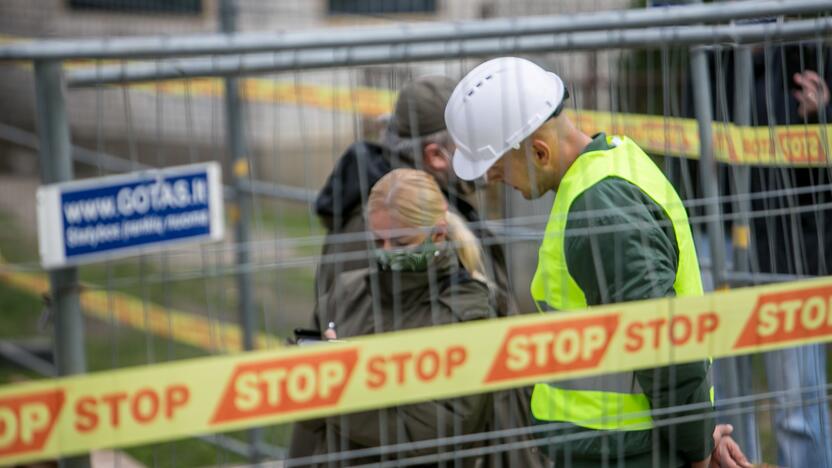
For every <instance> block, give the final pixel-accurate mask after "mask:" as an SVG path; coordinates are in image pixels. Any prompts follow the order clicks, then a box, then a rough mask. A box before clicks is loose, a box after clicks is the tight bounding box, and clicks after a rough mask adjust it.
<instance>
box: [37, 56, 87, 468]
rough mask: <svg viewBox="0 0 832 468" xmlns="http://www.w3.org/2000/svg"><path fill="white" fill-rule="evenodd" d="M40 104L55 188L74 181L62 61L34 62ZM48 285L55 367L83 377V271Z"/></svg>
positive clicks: (52, 278)
mask: <svg viewBox="0 0 832 468" xmlns="http://www.w3.org/2000/svg"><path fill="white" fill-rule="evenodd" d="M35 100H36V103H37V125H38V140H39V144H40V151H39V153H40V174H41V182H42V183H43V184H52V183H56V182H64V181H67V180H72V178H73V173H72V148H71V146H70V139H69V122H68V120H67V116H66V103H65V100H64V84H63V77H62V64H61V62H60V61H57V60H39V61H36V62H35ZM49 282H50V290H51V294H52V305H51V308H52V316H53V317H54V327H55V345H54V349H53V352H54V354H55V367H56V368H57V371H58V375H59V376H65V375H73V374H83V373H84V372H86V370H87V364H86V358H85V355H84V318H83V316H82V315H81V305H80V301H79V297H78V288H79V284H78V269H77V268H75V267H69V268H58V269H54V270H52V271H50V272H49ZM61 466H63V467H69V468H82V467H88V466H89V457H88V456H76V457H68V458H64V459H62V460H61Z"/></svg>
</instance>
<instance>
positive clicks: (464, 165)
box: [453, 148, 503, 180]
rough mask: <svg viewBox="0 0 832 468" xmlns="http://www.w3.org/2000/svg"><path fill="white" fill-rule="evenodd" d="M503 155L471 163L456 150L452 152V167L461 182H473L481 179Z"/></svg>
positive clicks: (463, 154)
mask: <svg viewBox="0 0 832 468" xmlns="http://www.w3.org/2000/svg"><path fill="white" fill-rule="evenodd" d="M502 157H503V155H502V154H501V155H498V156H495V157H493V158H489V159H484V160H478V161H472V160H471V159H469V158H468V156H466V155H465V153H464V152H462V151H460V150H459V149H458V148H457V150H456V151H454V157H453V166H454V173H456V176H457V177H459V178H460V179H462V180H474V179H478V178H480V177H482V176H483V175H485V173H486V172H487V171H488V169H490V168H491V166H493V165H494V163H496V162H497V161H498V160H499V159H500V158H502Z"/></svg>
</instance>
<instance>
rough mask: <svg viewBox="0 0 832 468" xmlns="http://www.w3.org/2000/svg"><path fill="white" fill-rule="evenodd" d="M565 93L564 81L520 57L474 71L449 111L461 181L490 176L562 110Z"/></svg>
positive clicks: (492, 62) (460, 86)
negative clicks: (505, 156) (511, 151)
mask: <svg viewBox="0 0 832 468" xmlns="http://www.w3.org/2000/svg"><path fill="white" fill-rule="evenodd" d="M564 93H565V88H564V86H563V81H561V79H560V77H558V76H557V75H555V74H554V73H550V72H547V71H546V70H544V69H542V68H540V67H539V66H537V65H535V64H534V63H532V62H530V61H528V60H526V59H522V58H518V57H501V58H497V59H493V60H489V61H488V62H485V63H483V64H481V65H479V66H478V67H476V68H474V69H473V70H471V71H470V72H469V73H468V74H467V75H465V78H463V79H462V81H460V82H459V84H457V85H456V88H455V89H454V92H453V93H452V94H451V98H450V100H448V105H447V106H445V124H446V125H447V127H448V133H450V134H451V137H452V138H453V140H454V143H456V152H455V153H454V158H453V166H454V172H456V175H457V176H458V177H459V178H460V179H464V180H473V179H476V178H478V177H481V176H482V175H483V174H485V172H486V171H487V170H488V168H490V167H491V166H492V165H493V164H494V163H495V162H496V161H497V160H498V159H500V157H501V156H502V155H503V154H505V153H506V152H507V151H508V150H509V149H511V148H517V147H518V145H519V144H520V143H521V142H522V141H523V140H524V139H525V138H526V137H528V136H529V135H531V134H532V133H533V132H534V131H535V130H537V129H538V128H539V127H540V126H541V125H542V124H543V122H545V121H546V120H547V119H548V118H549V117H551V116H552V115H553V114H554V113H555V112H556V111H558V110H559V109H560V108H561V105H562V103H563V100H564ZM567 96H568V95H567Z"/></svg>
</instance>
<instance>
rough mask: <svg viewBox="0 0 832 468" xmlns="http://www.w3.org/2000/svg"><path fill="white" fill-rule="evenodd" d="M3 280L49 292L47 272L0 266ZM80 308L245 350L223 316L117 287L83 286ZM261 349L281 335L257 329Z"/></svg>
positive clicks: (218, 348)
mask: <svg viewBox="0 0 832 468" xmlns="http://www.w3.org/2000/svg"><path fill="white" fill-rule="evenodd" d="M0 281H3V282H5V283H7V284H9V285H11V286H13V287H15V288H17V289H20V290H22V291H26V292H29V293H32V294H34V295H35V296H37V297H40V296H41V294H43V293H48V292H49V281H48V280H47V278H46V276H45V275H42V274H33V273H23V272H15V271H9V270H4V269H3V268H2V267H0ZM80 301H81V309H82V310H83V312H84V314H86V315H87V316H89V317H93V318H97V319H99V320H102V321H104V322H109V321H110V320H115V321H116V322H118V323H121V324H122V325H126V326H129V327H132V328H135V329H137V330H144V331H146V332H148V333H152V334H154V335H156V336H160V337H163V338H169V339H172V340H175V341H178V342H180V343H185V344H188V345H191V346H194V347H197V348H201V349H204V350H206V351H211V352H239V351H242V350H243V345H242V343H243V338H242V334H241V331H240V327H239V326H238V325H236V324H233V323H227V322H223V321H221V320H209V319H208V318H206V317H203V316H200V315H197V314H192V313H190V312H185V311H181V310H176V309H173V308H169V307H164V306H161V305H159V304H154V303H152V302H144V301H142V300H141V299H139V298H137V297H133V296H131V295H129V294H124V293H120V292H116V291H105V290H101V289H94V288H91V287H84V286H82V289H81V294H80ZM255 345H256V346H257V348H258V349H266V348H274V347H275V346H279V345H280V342H279V338H276V337H273V336H270V335H267V334H265V333H258V334H257V335H256V336H255Z"/></svg>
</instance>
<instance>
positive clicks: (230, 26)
mask: <svg viewBox="0 0 832 468" xmlns="http://www.w3.org/2000/svg"><path fill="white" fill-rule="evenodd" d="M219 7H220V11H219V17H220V29H221V30H222V32H224V33H226V34H232V33H234V31H235V29H236V16H237V12H236V8H235V6H234V2H233V1H232V0H221V2H220V5H219ZM224 81H225V126H226V132H227V135H226V137H227V139H228V141H227V144H228V150H229V156H230V159H231V164H230V168H231V181H232V182H231V186H232V187H233V188H234V201H233V204H232V207H231V209H230V210H229V212H230V214H231V218H232V219H231V222H232V223H233V224H234V234H235V242H236V243H237V248H236V249H235V252H236V257H237V258H236V262H237V292H238V305H239V309H240V310H239V313H240V326H241V327H242V329H243V349H244V350H246V351H251V350H253V349H254V334H255V331H256V330H257V317H256V315H255V312H254V303H253V301H252V297H253V295H252V287H251V285H252V277H251V271H250V270H249V267H250V263H251V256H250V252H249V248H250V245H249V240H250V239H249V238H250V235H249V223H250V220H251V205H250V204H249V203H247V202H246V199H245V197H246V192H245V191H244V190H243V184H245V182H246V179H247V178H248V176H249V170H250V168H249V162H248V156H247V154H246V151H247V150H246V143H245V131H244V128H243V112H242V101H241V100H240V87H239V80H238V78H237V77H236V76H229V77H227V78H225V80H224ZM248 435H249V443H250V449H251V452H250V460H251V461H252V462H257V461H259V459H260V452H259V445H260V441H261V440H262V430H261V429H260V428H253V429H250V430H249V431H248Z"/></svg>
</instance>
